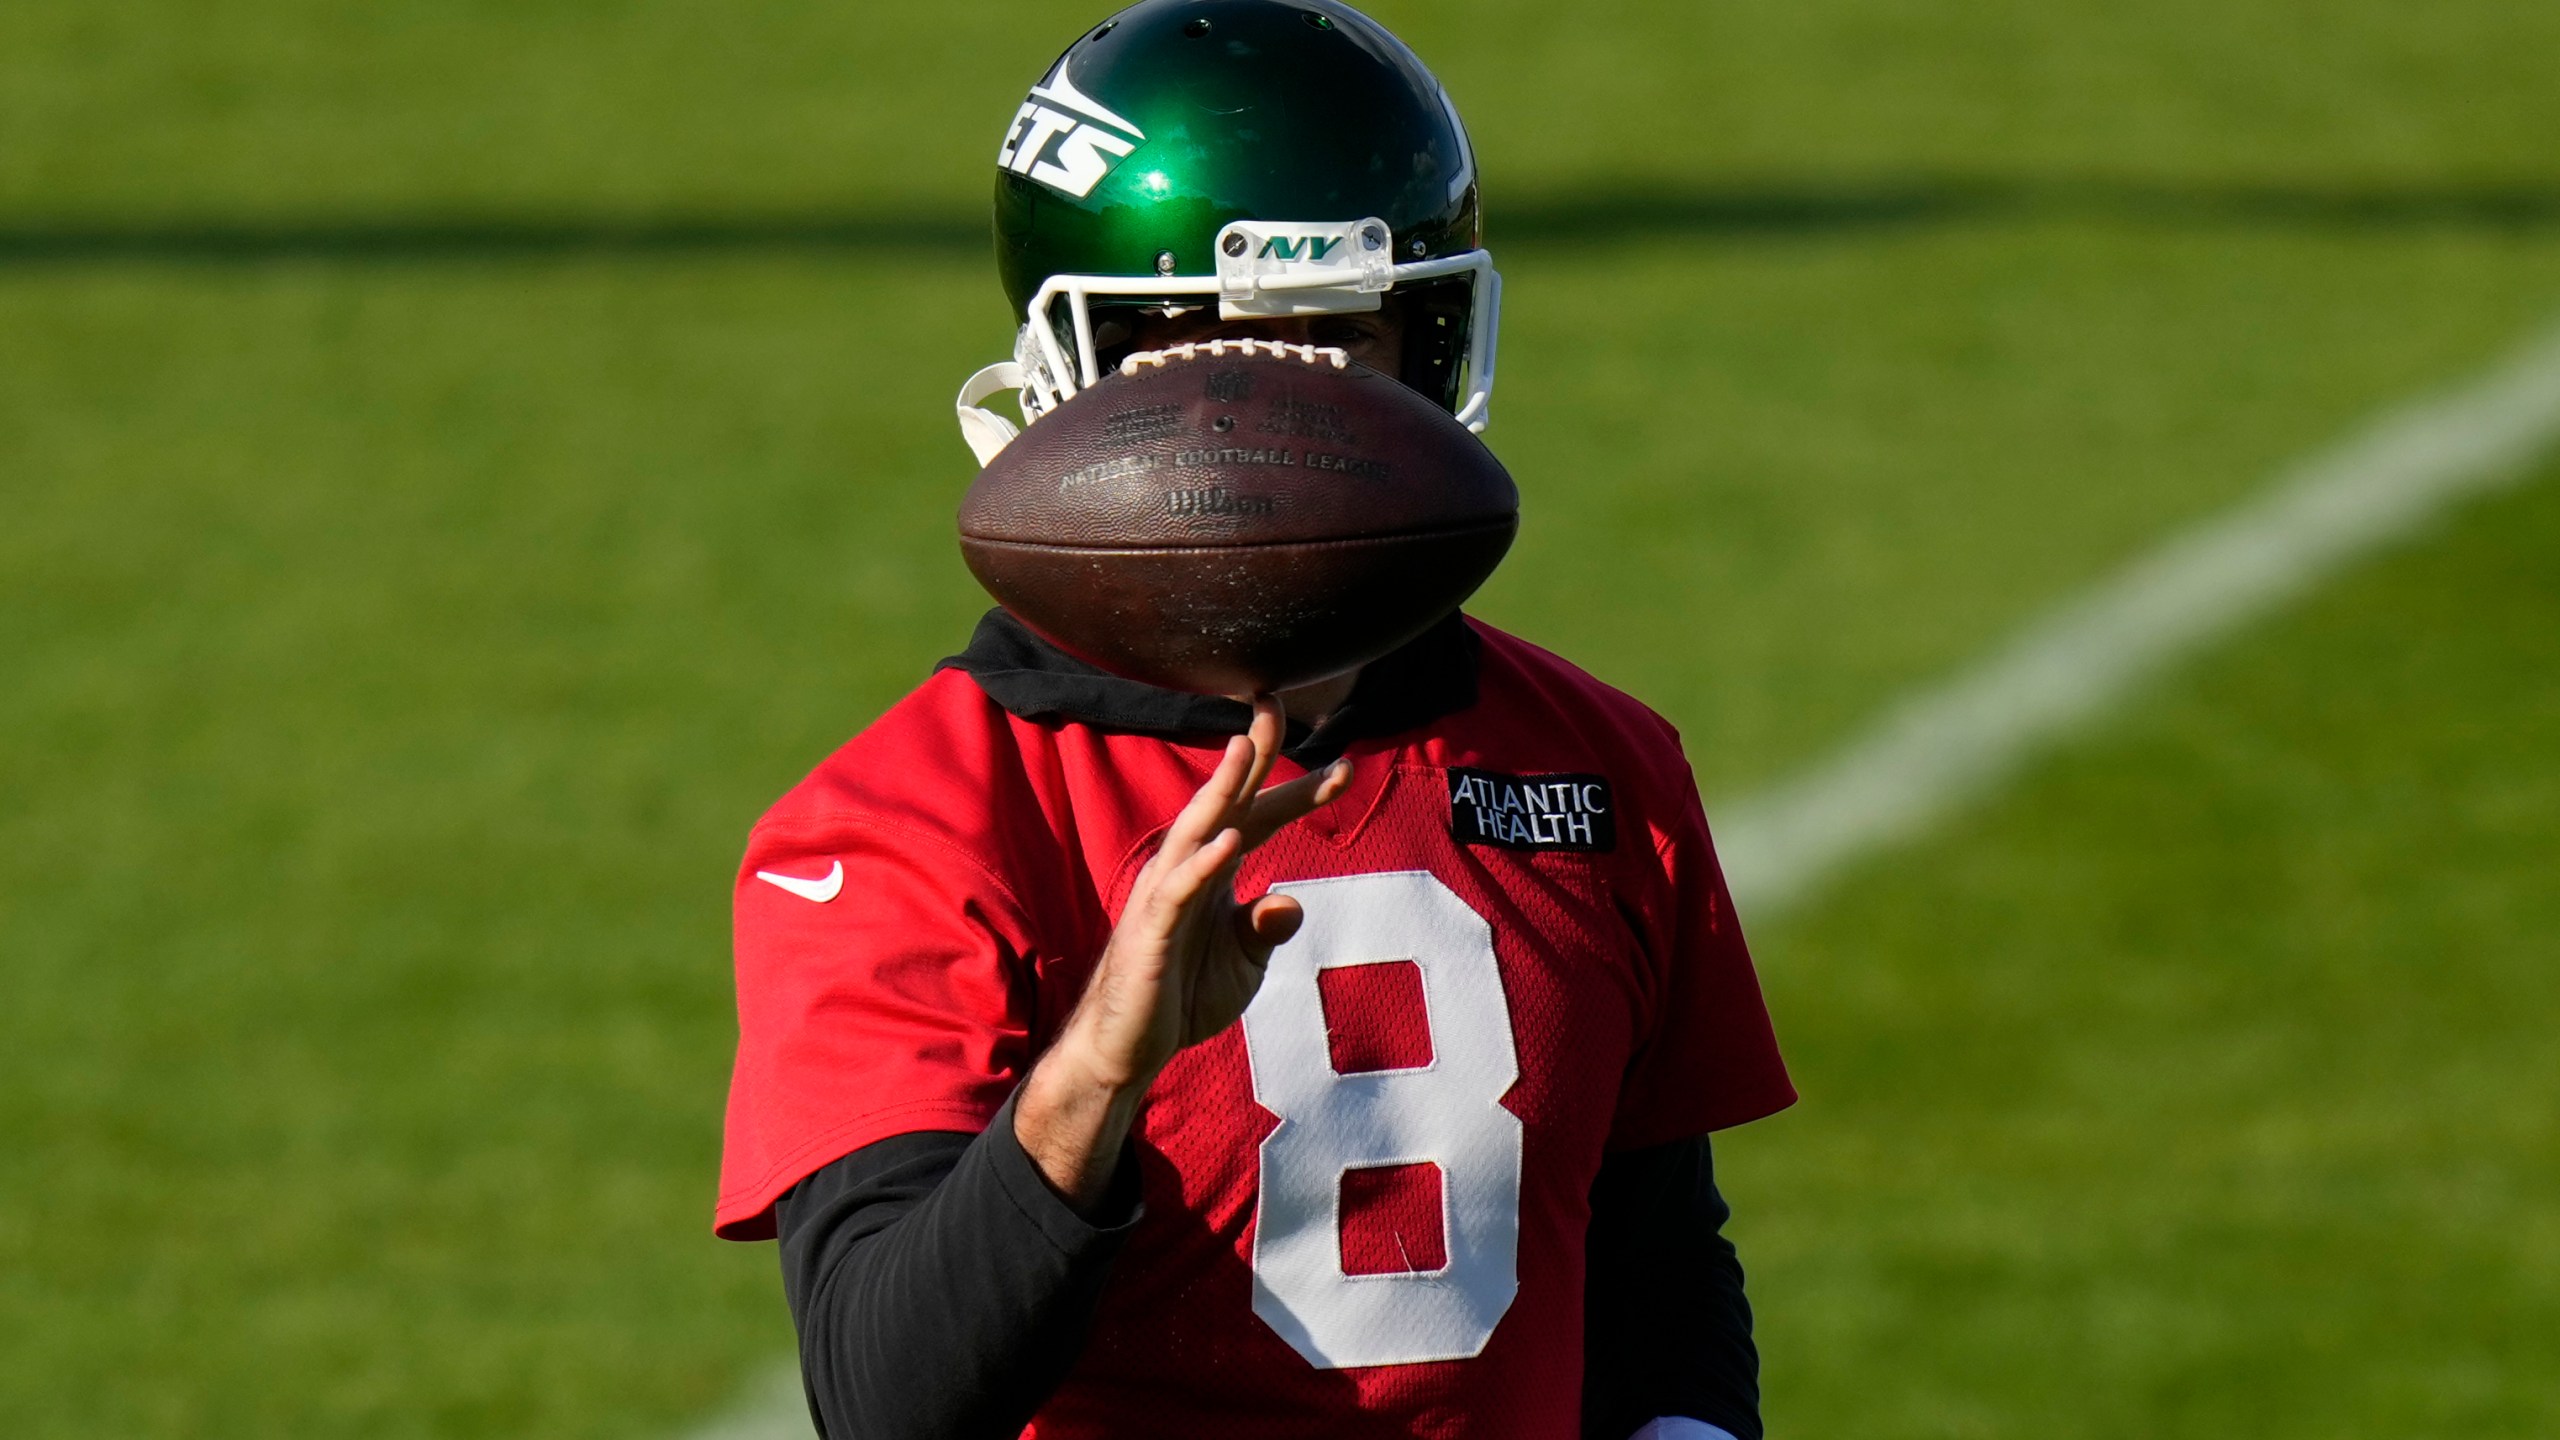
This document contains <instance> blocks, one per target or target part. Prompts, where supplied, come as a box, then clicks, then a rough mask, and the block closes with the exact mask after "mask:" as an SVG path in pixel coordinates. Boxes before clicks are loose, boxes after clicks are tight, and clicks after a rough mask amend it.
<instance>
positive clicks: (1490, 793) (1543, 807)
mask: <svg viewBox="0 0 2560 1440" xmlns="http://www.w3.org/2000/svg"><path fill="white" fill-rule="evenodd" d="M1449 834H1450V835H1451V836H1452V837H1453V838H1455V839H1456V840H1457V841H1458V842H1459V843H1460V844H1463V845H1499V846H1501V847H1502V848H1504V849H1506V850H1586V851H1589V850H1609V849H1613V848H1615V847H1616V845H1617V843H1618V820H1617V809H1616V806H1615V805H1614V804H1613V802H1612V801H1611V799H1610V796H1609V782H1608V780H1607V778H1606V777H1604V776H1599V775H1505V774H1503V773H1501V772H1500V771H1498V770H1469V769H1465V768H1463V767H1459V766H1451V767H1450V769H1449Z"/></svg>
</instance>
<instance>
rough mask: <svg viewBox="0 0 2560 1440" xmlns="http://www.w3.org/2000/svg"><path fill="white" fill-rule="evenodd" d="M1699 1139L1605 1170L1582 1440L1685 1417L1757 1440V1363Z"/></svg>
mask: <svg viewBox="0 0 2560 1440" xmlns="http://www.w3.org/2000/svg"><path fill="white" fill-rule="evenodd" d="M1732 1214H1733V1212H1732V1211H1731V1210H1730V1209H1728V1208H1727V1207H1726V1205H1725V1203H1724V1197H1723V1196H1722V1195H1719V1194H1718V1193H1716V1179H1715V1159H1714V1156H1713V1155H1712V1154H1710V1153H1709V1150H1708V1147H1707V1141H1706V1138H1705V1137H1704V1136H1700V1137H1699V1138H1697V1139H1695V1140H1684V1141H1680V1142H1678V1143H1675V1144H1671V1145H1659V1146H1655V1147H1652V1148H1650V1149H1645V1150H1626V1151H1620V1152H1618V1153H1616V1154H1613V1155H1611V1156H1609V1157H1608V1158H1607V1159H1605V1160H1603V1161H1602V1162H1601V1165H1600V1175H1599V1178H1598V1179H1597V1180H1595V1181H1594V1182H1593V1183H1592V1186H1591V1240H1590V1246H1589V1250H1588V1252H1587V1253H1588V1269H1587V1271H1586V1277H1585V1283H1584V1291H1583V1296H1584V1299H1583V1381H1582V1434H1583V1440H1627V1437H1628V1436H1629V1435H1632V1434H1634V1433H1635V1431H1636V1429H1637V1427H1639V1426H1641V1425H1643V1424H1644V1423H1645V1422H1646V1421H1648V1420H1652V1419H1655V1418H1657V1417H1660V1416H1665V1415H1686V1416H1689V1417H1691V1418H1693V1419H1698V1420H1704V1421H1706V1422H1707V1423H1708V1424H1710V1425H1718V1426H1722V1427H1723V1428H1724V1429H1725V1430H1727V1431H1729V1432H1731V1433H1732V1434H1733V1435H1735V1436H1737V1437H1739V1440H1760V1436H1761V1430H1760V1352H1759V1350H1758V1349H1757V1348H1756V1347H1755V1346H1754V1345H1753V1344H1752V1342H1751V1303H1750V1301H1748V1300H1746V1299H1745V1298H1743V1294H1742V1262H1741V1261H1740V1260H1739V1259H1738V1258H1736V1256H1735V1255H1734V1250H1733V1242H1732V1241H1730V1240H1727V1239H1726V1238H1725V1237H1724V1233H1723V1232H1724V1225H1725V1222H1726V1221H1727V1220H1729V1219H1731V1218H1732Z"/></svg>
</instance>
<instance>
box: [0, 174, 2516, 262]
mask: <svg viewBox="0 0 2560 1440" xmlns="http://www.w3.org/2000/svg"><path fill="white" fill-rule="evenodd" d="M1489 214H1490V217H1491V218H1490V219H1489V220H1488V221H1487V225H1486V230H1487V237H1486V238H1487V242H1488V243H1489V244H1492V245H1497V246H1501V245H1549V244H1555V245H1594V244H1599V245H1605V244H1610V243H1615V242H1619V241H1625V240H1633V239H1651V238H1659V237H1665V236H1691V237H1696V238H1698V239H1701V240H1709V241H1713V240H1747V239H1750V238H1752V237H1755V236H1804V235H1819V234H1831V233H1842V234H1854V233H1857V232H1862V231H1876V230H1892V229H1908V228H1913V227H1919V226H1931V225H1957V224H1980V223H1994V222H2001V221H2014V220H2033V219H2044V218H2055V219H2091V220H2105V221H2115V222H2120V223H2126V224H2136V225H2159V226H2176V227H2203V226H2228V227H2239V228H2292V229H2333V230H2406V229H2420V228H2430V227H2434V228H2444V227H2452V228H2464V229H2484V228H2485V229H2503V230H2533V229H2544V228H2551V227H2555V226H2560V186H2547V187H2543V186H2525V185H2514V186H2495V185H2489V186H2469V187H2463V186H2448V187H2438V188H2431V187H2423V186H2412V187H2388V186H2375V187H2370V188H2353V187H2327V186H2319V185H2241V184H2234V185H2171V184H2163V183H2147V182H2137V181H2108V180H2042V181H2007V180H1914V181H1907V182H1886V183H1875V184H1864V185H1857V184H1840V185H1734V186H1726V187H1697V186H1691V187H1685V188H1681V187H1672V188H1664V189H1639V188H1632V187H1630V188H1623V189H1610V190H1592V191H1587V192H1581V193H1573V192H1559V193H1550V194H1547V195H1532V196H1524V197H1521V198H1518V199H1502V198H1499V197H1497V199H1496V202H1495V203H1494V204H1493V205H1492V206H1491V207H1489ZM990 243H991V237H990V236H989V234H988V230H987V223H986V221H985V220H983V219H982V218H979V217H976V216H972V215H962V214H929V213H917V214H908V215H865V214H861V213H858V212H853V211H844V212H816V213H808V214H798V215H790V214H780V215H768V216H738V217H723V218H708V217H681V216H678V217H665V218H629V219H615V218H609V217H608V218H578V217H567V216H563V217H552V218H544V217H494V216H493V217H486V218H478V219H473V218H463V217H425V216H411V217H401V216H391V217H384V218H380V219H371V220H360V219H345V220H311V221H304V222H292V221H251V220H241V221H184V220H165V221H135V222H130V223H96V224H82V223H64V224H58V225H48V224H43V223H35V222H28V223H18V224H7V223H0V266H6V267H16V266H31V265H96V264H181V265H225V264H265V263H271V262H279V261H288V262H289V261H321V262H329V263H344V264H388V263H404V262H413V261H474V260H542V259H552V258H560V259H579V260H583V259H615V258H626V257H628V258H646V257H651V256H683V255H731V254H736V255H752V254H764V253H775V254H783V253H792V252H801V253H808V254H819V255H824V254H831V253H842V254H867V253H892V254H901V255H909V256H922V255H929V254H932V253H935V252H944V253H949V254H953V255H961V256H966V257H968V258H970V259H972V260H975V259H976V258H978V257H979V256H980V255H982V254H983V253H984V252H985V251H986V250H987V248H988V247H989V245H990Z"/></svg>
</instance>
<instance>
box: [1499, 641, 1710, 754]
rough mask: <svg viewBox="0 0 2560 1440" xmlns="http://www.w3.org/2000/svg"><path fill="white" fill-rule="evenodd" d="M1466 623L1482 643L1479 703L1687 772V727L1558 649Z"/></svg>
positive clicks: (1604, 747)
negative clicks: (1683, 744) (1683, 737)
mask: <svg viewBox="0 0 2560 1440" xmlns="http://www.w3.org/2000/svg"><path fill="white" fill-rule="evenodd" d="M1467 623H1468V625H1469V626H1470V627H1472V628H1473V629H1474V631H1475V633H1476V639H1477V641H1478V643H1479V647H1480V648H1479V652H1478V655H1479V659H1478V667H1477V693H1478V696H1479V700H1480V703H1482V704H1485V705H1487V706H1489V707H1492V708H1494V709H1496V710H1499V711H1516V712H1526V713H1527V714H1528V715H1529V716H1531V717H1534V720H1535V722H1536V723H1543V724H1548V725H1554V726H1560V727H1563V728H1564V729H1565V730H1567V731H1568V732H1570V733H1571V734H1572V735H1573V736H1574V737H1575V738H1576V739H1577V740H1578V741H1579V742H1580V743H1582V744H1584V745H1587V746H1589V747H1591V748H1593V749H1595V750H1600V751H1605V752H1616V753H1620V754H1622V755H1623V756H1624V757H1625V758H1626V759H1628V760H1630V761H1634V762H1637V763H1639V764H1642V765H1644V766H1646V767H1648V768H1651V767H1656V766H1662V765H1671V766H1679V767H1683V773H1685V766H1686V761H1685V760H1684V759H1683V758H1682V755H1681V751H1680V732H1679V731H1677V730H1675V729H1673V728H1672V725H1671V722H1670V721H1668V720H1665V719H1663V718H1662V716H1661V715H1660V714H1658V713H1656V712H1655V711H1654V709H1653V707H1651V706H1649V705H1647V704H1645V703H1644V702H1643V701H1641V700H1638V699H1637V698H1636V697H1634V696H1632V695H1630V694H1628V693H1627V692H1626V691H1624V690H1621V689H1619V688H1618V687H1616V686H1614V685H1611V684H1610V683H1608V682H1607V681H1605V680H1602V679H1600V678H1599V677H1597V676H1595V675H1593V674H1592V673H1591V672H1590V671H1588V670H1585V669H1583V668H1582V667H1581V666H1579V665H1576V664H1574V663H1573V662H1572V661H1570V660H1567V659H1565V658H1564V657H1563V656H1561V655H1558V654H1556V653H1555V652H1554V651H1552V650H1548V649H1546V648H1544V647H1542V646H1538V645H1533V644H1531V643H1530V642H1528V641H1526V640H1523V639H1521V638H1520V637H1519V636H1517V635H1513V634H1510V633H1509V632H1507V631H1504V630H1500V629H1497V628H1496V627H1494V626H1491V625H1488V624H1486V623H1485V622H1483V621H1482V620H1478V619H1476V618H1475V617H1474V616H1469V617H1467Z"/></svg>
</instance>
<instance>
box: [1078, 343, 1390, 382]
mask: <svg viewBox="0 0 2560 1440" xmlns="http://www.w3.org/2000/svg"><path fill="white" fill-rule="evenodd" d="M1203 355H1206V356H1209V357H1210V358H1211V359H1218V360H1222V359H1225V358H1226V357H1227V356H1229V355H1240V356H1244V357H1247V358H1251V357H1252V356H1256V355H1268V356H1270V357H1271V358H1272V359H1274V360H1302V361H1305V362H1306V363H1307V364H1309V365H1331V366H1332V367H1333V368H1334V369H1336V370H1342V369H1347V368H1349V366H1350V364H1351V355H1350V352H1349V351H1346V350H1342V349H1339V348H1337V347H1334V346H1331V345H1292V344H1289V343H1288V342H1287V341H1285V340H1252V339H1236V340H1200V341H1194V342H1191V343H1188V344H1183V345H1169V346H1166V347H1165V348H1164V349H1162V350H1141V351H1139V352H1138V353H1137V354H1135V355H1132V356H1130V357H1129V358H1128V359H1126V360H1123V361H1121V362H1120V373H1121V374H1123V375H1135V374H1137V373H1138V372H1139V371H1140V370H1143V369H1147V368H1150V367H1153V366H1159V365H1170V364H1172V363H1173V362H1174V361H1176V360H1197V359H1199V358H1200V357H1201V356H1203Z"/></svg>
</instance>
